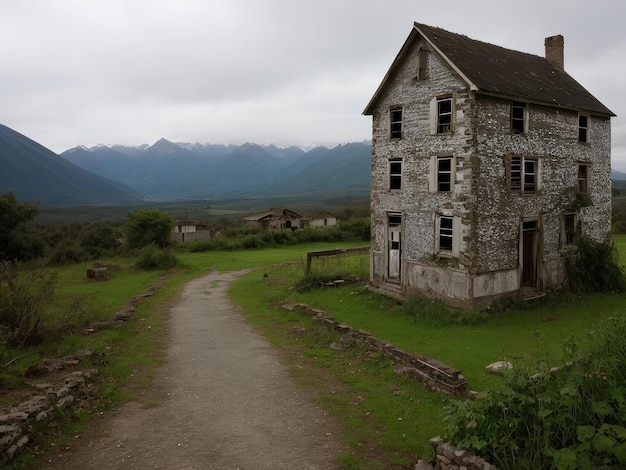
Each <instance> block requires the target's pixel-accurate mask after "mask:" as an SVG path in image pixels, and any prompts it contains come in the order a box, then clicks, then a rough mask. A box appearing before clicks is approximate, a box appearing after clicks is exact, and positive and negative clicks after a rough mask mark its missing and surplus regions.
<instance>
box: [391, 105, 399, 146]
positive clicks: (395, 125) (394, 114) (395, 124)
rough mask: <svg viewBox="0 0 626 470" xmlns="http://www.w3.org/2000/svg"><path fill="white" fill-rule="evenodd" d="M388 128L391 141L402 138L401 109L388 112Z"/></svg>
mask: <svg viewBox="0 0 626 470" xmlns="http://www.w3.org/2000/svg"><path fill="white" fill-rule="evenodd" d="M389 128H390V129H391V132H390V137H391V138H392V139H401V138H402V108H393V109H391V110H390V111H389Z"/></svg>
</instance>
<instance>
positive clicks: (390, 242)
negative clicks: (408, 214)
mask: <svg viewBox="0 0 626 470" xmlns="http://www.w3.org/2000/svg"><path fill="white" fill-rule="evenodd" d="M401 237H402V215H401V214H389V215H388V216H387V248H388V254H387V280H388V281H392V282H400V273H401V272H402V271H401V269H400V268H401V247H402V243H401Z"/></svg>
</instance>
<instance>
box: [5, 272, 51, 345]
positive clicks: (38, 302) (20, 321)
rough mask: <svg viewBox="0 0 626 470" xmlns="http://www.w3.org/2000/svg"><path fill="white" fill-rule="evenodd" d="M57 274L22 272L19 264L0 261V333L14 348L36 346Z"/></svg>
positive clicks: (40, 339) (40, 337) (40, 335)
mask: <svg viewBox="0 0 626 470" xmlns="http://www.w3.org/2000/svg"><path fill="white" fill-rule="evenodd" d="M55 287H56V273H54V272H49V271H43V270H37V271H28V272H22V271H21V269H20V265H18V264H17V263H11V262H9V261H0V328H1V329H0V333H1V332H2V330H4V333H5V337H6V341H7V343H8V344H10V345H11V346H14V347H18V348H20V347H24V346H32V345H36V344H39V343H40V342H41V341H42V339H43V338H42V327H43V321H44V314H45V308H46V306H47V305H48V303H49V302H50V300H51V299H52V297H53V295H54V289H55Z"/></svg>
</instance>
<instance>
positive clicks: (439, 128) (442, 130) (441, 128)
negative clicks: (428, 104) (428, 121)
mask: <svg viewBox="0 0 626 470" xmlns="http://www.w3.org/2000/svg"><path fill="white" fill-rule="evenodd" d="M446 102H447V103H450V111H445V112H442V111H441V105H442V104H443V103H446ZM436 106H437V107H436V119H437V122H436V133H437V135H446V134H452V129H453V126H454V115H453V111H454V100H453V97H452V95H446V96H440V97H438V98H437V104H436ZM442 116H447V119H445V120H446V121H448V122H444V123H443V124H442V122H441V121H442V119H441V118H442ZM446 128H447V129H446Z"/></svg>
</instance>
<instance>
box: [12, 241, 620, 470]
mask: <svg viewBox="0 0 626 470" xmlns="http://www.w3.org/2000/svg"><path fill="white" fill-rule="evenodd" d="M614 239H615V244H616V246H617V248H618V249H619V250H620V252H621V253H622V254H623V255H622V258H621V263H622V265H624V266H626V255H624V253H626V235H618V236H615V237H614ZM361 244H362V243H359V242H357V243H332V244H329V243H311V244H306V245H296V246H287V247H283V248H275V249H263V250H249V251H232V252H204V253H189V252H180V253H176V255H177V257H178V258H179V260H180V262H181V265H182V267H181V268H180V269H177V270H175V271H173V272H171V273H168V277H167V278H165V279H163V278H162V276H163V274H164V273H162V272H142V271H138V270H136V269H135V268H134V267H133V266H134V259H131V258H115V259H111V260H106V261H107V262H108V263H109V264H110V266H111V268H110V270H109V271H110V272H109V273H110V278H109V280H108V281H106V282H94V281H88V280H87V279H86V275H85V272H86V269H87V267H88V266H89V265H88V264H80V265H75V266H67V267H62V268H59V269H58V276H59V288H58V290H57V298H56V302H55V305H54V308H53V309H51V310H50V315H51V316H52V317H54V318H56V319H62V318H64V315H67V312H68V311H71V310H72V308H78V307H76V305H77V304H80V305H79V307H80V308H83V309H84V311H85V312H86V313H85V315H86V316H85V317H77V319H76V320H75V321H82V320H81V319H84V318H87V319H97V320H102V319H105V318H108V317H109V316H110V315H112V314H113V313H114V312H115V310H117V308H119V307H120V306H121V305H123V304H125V303H126V302H127V301H128V299H130V298H131V297H133V296H134V295H136V294H139V293H141V292H143V291H144V290H145V289H146V288H147V287H148V286H150V285H152V284H154V283H160V284H161V285H162V288H161V289H160V290H159V292H158V293H157V294H156V295H155V296H153V297H150V298H147V299H144V300H142V302H141V303H140V304H139V308H138V310H137V312H136V313H135V316H134V318H133V320H131V321H129V322H127V323H126V326H125V327H124V328H116V329H110V330H105V331H102V332H98V333H96V334H93V335H89V336H83V335H79V334H68V335H66V336H64V337H61V336H59V337H58V338H55V339H53V340H50V341H48V342H46V343H45V344H43V345H40V346H38V347H33V348H30V349H27V350H22V351H10V352H7V351H5V352H4V354H2V351H0V359H2V361H1V364H0V365H3V364H5V363H7V362H8V361H10V360H12V359H14V358H16V357H18V356H19V355H24V357H23V358H20V359H18V360H16V361H15V362H13V363H12V364H11V365H10V366H8V367H3V368H0V387H4V388H5V389H7V390H12V389H13V388H14V387H17V386H19V384H20V383H21V381H22V380H23V379H22V375H21V374H22V373H23V370H24V369H25V368H26V367H27V366H28V365H30V364H32V363H34V362H36V361H37V360H39V357H41V355H45V356H49V357H59V356H64V355H67V354H71V353H72V352H74V351H76V350H78V349H84V348H88V349H91V350H93V351H94V352H96V356H97V358H100V359H101V362H100V363H99V364H98V365H99V367H100V369H101V375H100V379H99V387H100V388H99V391H100V401H99V402H98V404H97V407H96V410H107V409H111V408H114V407H116V406H118V405H119V404H120V403H121V402H123V401H124V400H127V399H129V398H130V397H132V398H134V399H137V400H140V401H141V402H142V403H144V404H145V406H154V405H155V401H154V400H155V399H154V397H152V396H151V394H150V393H149V390H150V387H149V385H150V383H151V380H152V377H153V375H154V373H155V368H156V367H157V366H158V365H159V364H160V362H161V360H162V350H163V348H162V344H163V341H164V340H165V338H166V328H167V321H168V315H169V308H170V306H171V305H172V303H173V302H174V301H175V300H176V298H177V296H178V294H179V292H180V290H181V288H182V286H183V285H184V284H185V283H186V282H188V281H189V280H191V279H193V278H196V277H198V276H200V275H202V274H204V273H206V272H208V271H209V270H212V269H217V270H220V271H230V270H239V269H253V271H252V272H251V273H249V274H247V275H245V276H243V277H241V278H240V279H239V280H237V281H236V282H235V283H233V286H232V289H231V295H232V298H233V300H234V301H235V302H236V303H237V304H239V305H241V307H242V308H243V310H244V311H245V314H246V315H247V317H248V318H249V320H250V322H251V323H253V324H254V325H255V326H256V327H257V328H258V329H259V331H261V332H262V333H263V334H264V335H265V336H266V337H267V338H268V340H269V341H270V342H271V343H272V344H273V345H274V346H275V347H276V349H277V351H278V352H279V354H280V355H281V357H282V360H283V362H284V363H285V364H286V365H287V366H288V367H289V369H290V370H291V372H292V374H293V376H294V377H295V378H296V379H297V381H298V382H299V383H300V384H301V385H302V386H303V387H304V388H306V389H307V390H309V391H310V392H311V393H312V394H313V395H314V396H315V397H316V399H317V400H318V401H319V403H320V404H321V405H322V406H323V407H325V408H326V409H327V410H329V412H330V413H332V414H333V415H334V416H335V417H336V418H337V420H338V421H339V422H340V423H342V424H343V432H342V441H343V443H344V444H346V445H347V446H348V450H347V451H346V452H345V453H344V454H342V455H341V456H339V457H338V461H339V462H341V463H342V465H343V468H350V469H394V468H398V469H400V468H410V466H411V464H414V463H415V461H416V460H417V457H418V456H421V457H429V456H430V452H431V450H430V446H429V444H428V441H429V439H430V438H432V437H434V436H436V435H439V434H442V433H443V432H444V424H443V421H442V408H443V404H444V402H445V401H446V398H445V397H443V396H442V395H441V394H438V393H435V392H431V391H429V390H427V389H426V388H425V387H424V386H422V385H421V384H420V383H418V382H415V381H413V380H409V379H405V378H402V377H399V376H397V375H396V374H395V373H394V372H393V364H391V363H390V362H389V361H388V360H387V359H385V358H382V357H379V356H378V355H375V354H374V355H372V354H369V353H367V352H366V351H364V350H362V349H360V348H358V347H357V348H347V349H341V350H335V349H334V348H332V347H331V345H332V344H333V343H336V342H337V341H338V337H337V336H336V334H335V333H332V332H328V331H327V330H326V327H324V326H323V325H320V324H319V323H318V322H315V321H313V320H312V319H311V318H309V317H308V316H306V315H304V314H303V313H298V312H290V313H287V312H285V311H284V310H282V309H280V308H279V307H278V303H279V302H281V301H282V300H284V299H290V300H293V301H298V302H304V303H308V304H310V305H311V306H313V307H316V308H321V309H324V310H326V311H328V312H329V313H330V314H332V315H333V316H335V317H336V318H337V319H338V320H340V321H342V322H344V323H348V324H350V325H351V326H352V327H354V328H363V329H365V330H367V331H369V332H370V333H371V334H373V335H375V336H378V337H380V338H383V339H386V340H387V341H389V342H391V343H393V344H394V345H396V346H397V347H399V348H402V349H405V350H407V351H409V352H413V353H419V354H426V355H428V356H431V357H433V358H435V359H437V360H440V361H442V362H444V363H446V364H447V365H449V366H452V367H456V368H458V369H460V370H461V372H462V373H463V374H464V375H465V376H466V378H467V379H468V383H469V386H470V388H472V389H476V390H481V389H484V388H486V387H497V386H498V385H499V383H500V382H499V379H498V378H497V377H494V376H491V375H488V374H486V373H485V371H484V366H485V365H487V364H489V363H491V362H494V361H496V360H500V359H513V360H521V361H525V362H527V363H532V362H533V361H545V360H548V361H551V362H552V361H558V360H559V358H560V357H561V353H562V344H563V342H564V340H565V339H567V338H568V337H573V338H575V340H576V342H577V343H578V344H579V346H580V347H583V348H584V345H585V342H586V340H587V335H588V332H589V331H590V330H591V329H593V327H594V325H595V324H596V322H597V321H599V320H601V319H603V318H606V317H608V316H612V315H624V311H623V310H624V309H623V305H624V301H625V300H626V296H623V295H592V296H585V297H582V298H572V297H567V296H563V297H562V298H552V299H549V300H545V299H544V300H537V301H534V304H533V305H532V306H533V307H534V308H533V309H525V310H510V311H509V312H507V313H506V314H505V315H499V316H494V317H493V318H492V319H491V320H489V321H488V322H486V323H483V324H478V325H472V326H458V325H453V326H447V327H442V326H436V325H432V324H429V323H427V322H423V321H418V320H416V319H415V318H413V317H412V316H410V315H407V314H405V313H403V312H402V310H401V309H400V308H399V303H398V302H397V301H396V300H394V299H391V298H389V297H386V296H381V295H378V294H374V293H372V292H371V291H369V290H367V289H365V288H364V284H349V285H344V286H342V287H339V288H332V289H331V288H325V289H317V290H313V291H311V292H303V293H298V292H297V291H296V290H295V289H294V288H293V286H294V285H295V284H296V282H297V281H298V280H300V279H301V278H302V277H303V272H304V266H305V264H306V253H307V252H308V251H317V250H327V249H333V248H343V247H350V246H359V245H361ZM365 258H367V257H365ZM368 266H369V264H368V262H367V259H363V258H362V257H361V258H359V257H352V258H345V259H343V260H340V261H339V262H338V263H336V264H333V262H332V261H330V260H326V261H323V262H320V263H318V264H317V265H316V266H314V269H315V270H318V273H317V274H320V272H321V273H322V274H323V273H324V272H331V273H332V274H331V277H334V276H335V274H337V275H338V276H341V277H343V276H344V275H345V277H346V278H348V277H349V273H358V274H359V276H363V271H367V268H368ZM264 275H266V276H264ZM81 302H82V303H81ZM546 317H550V318H552V319H554V320H551V321H543V319H544V318H546ZM85 366H86V367H88V366H90V364H85ZM0 395H1V394H0ZM0 404H1V400H0ZM84 419H85V417H84V416H82V417H81V418H80V422H82V420H84Z"/></svg>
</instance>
